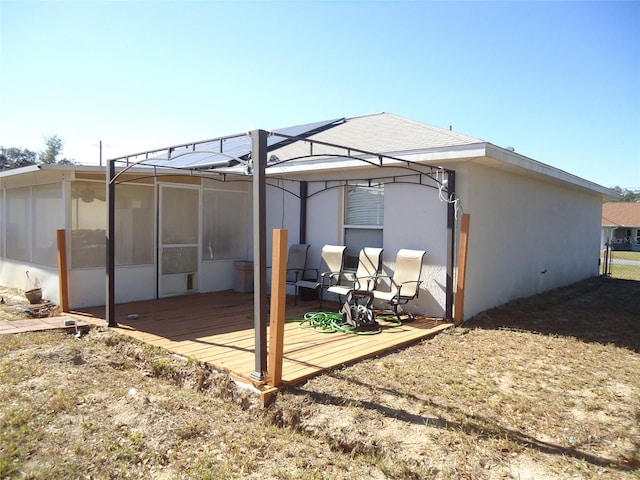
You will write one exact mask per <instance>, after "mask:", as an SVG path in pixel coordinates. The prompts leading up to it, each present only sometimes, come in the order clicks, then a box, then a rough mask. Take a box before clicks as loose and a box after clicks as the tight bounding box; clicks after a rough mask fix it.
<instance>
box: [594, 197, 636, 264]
mask: <svg viewBox="0 0 640 480" xmlns="http://www.w3.org/2000/svg"><path fill="white" fill-rule="evenodd" d="M607 243H608V244H609V245H610V246H611V248H612V249H613V250H626V251H634V252H638V251H640V202H609V203H605V204H604V205H603V206H602V236H601V241H600V245H601V248H605V246H606V245H607Z"/></svg>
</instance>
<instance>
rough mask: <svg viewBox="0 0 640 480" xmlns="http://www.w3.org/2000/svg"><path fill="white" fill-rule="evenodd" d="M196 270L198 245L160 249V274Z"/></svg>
mask: <svg viewBox="0 0 640 480" xmlns="http://www.w3.org/2000/svg"><path fill="white" fill-rule="evenodd" d="M197 271H198V247H168V248H163V249H162V275H172V274H176V273H191V272H197Z"/></svg>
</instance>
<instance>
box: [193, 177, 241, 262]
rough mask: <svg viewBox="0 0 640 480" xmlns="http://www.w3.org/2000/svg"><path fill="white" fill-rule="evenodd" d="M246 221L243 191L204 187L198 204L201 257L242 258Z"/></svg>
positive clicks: (208, 258) (218, 258)
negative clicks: (200, 209) (200, 202)
mask: <svg viewBox="0 0 640 480" xmlns="http://www.w3.org/2000/svg"><path fill="white" fill-rule="evenodd" d="M248 222H249V199H248V194H247V192H244V191H232V190H224V189H215V190H209V189H205V191H204V202H203V207H202V227H203V228H202V260H203V261H208V260H230V259H237V258H246V256H247V249H248V242H247V236H248Z"/></svg>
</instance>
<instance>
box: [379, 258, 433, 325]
mask: <svg viewBox="0 0 640 480" xmlns="http://www.w3.org/2000/svg"><path fill="white" fill-rule="evenodd" d="M425 254H426V252H425V251H423V250H408V249H400V250H398V254H397V256H396V266H395V270H394V272H393V276H392V277H389V276H387V275H379V276H378V278H379V279H382V278H387V279H388V281H389V291H384V290H380V289H378V287H376V289H375V290H373V298H375V299H378V300H382V301H385V302H387V303H388V304H389V305H390V306H391V308H390V309H389V310H391V311H393V314H394V315H395V316H396V318H397V319H398V320H400V314H401V313H402V305H406V304H407V303H408V302H409V301H411V300H413V299H414V298H418V294H419V293H420V284H421V283H422V281H421V280H420V274H421V273H422V261H423V259H424V256H425ZM381 283H382V282H381ZM408 316H409V319H411V320H413V315H412V314H411V313H409V314H408Z"/></svg>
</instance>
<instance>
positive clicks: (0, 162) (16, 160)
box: [0, 135, 75, 170]
mask: <svg viewBox="0 0 640 480" xmlns="http://www.w3.org/2000/svg"><path fill="white" fill-rule="evenodd" d="M44 145H45V148H44V150H41V151H40V152H37V153H36V152H34V151H31V150H29V149H27V148H18V147H6V148H5V147H0V170H8V169H11V168H19V167H26V166H28V165H36V164H38V163H43V164H47V165H52V164H56V163H58V164H67V165H68V164H73V163H75V161H74V160H71V159H68V158H62V159H58V157H59V156H60V154H61V153H62V149H63V147H64V141H63V140H62V139H61V138H60V137H59V136H57V135H50V136H45V137H44Z"/></svg>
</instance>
